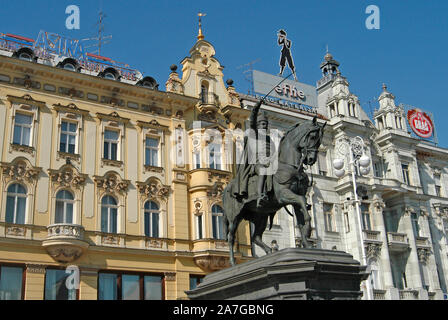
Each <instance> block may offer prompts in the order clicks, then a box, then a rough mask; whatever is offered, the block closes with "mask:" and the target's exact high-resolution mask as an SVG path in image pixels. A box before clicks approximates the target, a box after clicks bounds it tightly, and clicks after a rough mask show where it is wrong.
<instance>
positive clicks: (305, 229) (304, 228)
mask: <svg viewBox="0 0 448 320" xmlns="http://www.w3.org/2000/svg"><path fill="white" fill-rule="evenodd" d="M294 212H295V214H296V218H297V224H298V225H299V230H300V235H301V238H302V246H303V247H304V248H311V247H312V245H311V244H310V243H309V241H308V239H309V238H310V237H311V216H310V215H309V213H308V210H307V206H306V203H305V201H300V202H299V203H298V204H294Z"/></svg>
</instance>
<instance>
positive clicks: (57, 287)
mask: <svg viewBox="0 0 448 320" xmlns="http://www.w3.org/2000/svg"><path fill="white" fill-rule="evenodd" d="M69 276H70V273H66V272H65V270H61V269H47V270H46V273H45V297H44V299H45V300H76V299H77V290H76V289H74V288H68V286H67V285H66V280H67V278H68V277H69Z"/></svg>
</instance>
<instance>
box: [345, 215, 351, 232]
mask: <svg viewBox="0 0 448 320" xmlns="http://www.w3.org/2000/svg"><path fill="white" fill-rule="evenodd" d="M344 223H345V232H350V220H349V218H348V212H344Z"/></svg>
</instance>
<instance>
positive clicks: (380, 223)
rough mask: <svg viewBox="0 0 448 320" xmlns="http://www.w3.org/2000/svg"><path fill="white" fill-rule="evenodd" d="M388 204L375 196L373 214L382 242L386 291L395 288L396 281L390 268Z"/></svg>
mask: <svg viewBox="0 0 448 320" xmlns="http://www.w3.org/2000/svg"><path fill="white" fill-rule="evenodd" d="M385 207H386V204H385V203H384V202H383V199H382V198H381V196H380V195H377V194H376V195H374V197H373V212H374V217H375V224H376V226H377V231H380V232H381V233H380V240H381V242H382V248H381V254H380V269H381V274H382V276H383V284H384V289H385V290H389V289H390V288H393V287H394V279H393V276H392V268H391V266H390V255H389V248H388V245H387V230H386V224H385V222H384V216H383V214H384V208H385Z"/></svg>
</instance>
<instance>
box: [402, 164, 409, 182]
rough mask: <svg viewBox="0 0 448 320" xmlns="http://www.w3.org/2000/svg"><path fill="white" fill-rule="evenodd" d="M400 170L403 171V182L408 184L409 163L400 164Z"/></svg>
mask: <svg viewBox="0 0 448 320" xmlns="http://www.w3.org/2000/svg"><path fill="white" fill-rule="evenodd" d="M401 172H402V173H403V182H404V183H406V184H408V185H410V184H411V183H410V180H409V165H408V164H404V163H403V164H402V165H401Z"/></svg>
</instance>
